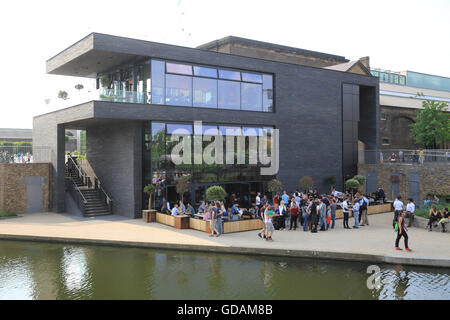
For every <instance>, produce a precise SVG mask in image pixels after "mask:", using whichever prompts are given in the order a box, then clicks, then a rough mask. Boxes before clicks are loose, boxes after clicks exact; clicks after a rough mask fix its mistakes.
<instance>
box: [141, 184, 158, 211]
mask: <svg viewBox="0 0 450 320" xmlns="http://www.w3.org/2000/svg"><path fill="white" fill-rule="evenodd" d="M155 190H156V188H155V186H154V185H153V184H148V185H146V186H145V187H144V193H146V194H148V210H151V209H152V196H153V194H154V193H155Z"/></svg>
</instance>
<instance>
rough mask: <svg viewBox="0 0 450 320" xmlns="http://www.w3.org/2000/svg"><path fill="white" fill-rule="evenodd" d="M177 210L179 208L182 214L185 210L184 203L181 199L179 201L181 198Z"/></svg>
mask: <svg viewBox="0 0 450 320" xmlns="http://www.w3.org/2000/svg"><path fill="white" fill-rule="evenodd" d="M178 210H180V211H181V213H182V214H184V213H185V212H186V206H185V205H184V203H183V201H181V200H180V202H179V205H178Z"/></svg>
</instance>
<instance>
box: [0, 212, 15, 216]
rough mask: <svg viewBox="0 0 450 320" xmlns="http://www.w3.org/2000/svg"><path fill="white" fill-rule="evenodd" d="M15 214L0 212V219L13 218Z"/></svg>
mask: <svg viewBox="0 0 450 320" xmlns="http://www.w3.org/2000/svg"><path fill="white" fill-rule="evenodd" d="M15 216H17V214H16V213H15V212H10V211H3V210H0V217H15Z"/></svg>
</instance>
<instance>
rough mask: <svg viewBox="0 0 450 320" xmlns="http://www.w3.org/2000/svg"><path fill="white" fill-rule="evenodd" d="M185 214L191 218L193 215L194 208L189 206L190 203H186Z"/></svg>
mask: <svg viewBox="0 0 450 320" xmlns="http://www.w3.org/2000/svg"><path fill="white" fill-rule="evenodd" d="M186 214H188V215H190V216H191V217H192V218H194V217H195V210H194V208H193V207H192V206H191V204H190V203H188V204H187V208H186Z"/></svg>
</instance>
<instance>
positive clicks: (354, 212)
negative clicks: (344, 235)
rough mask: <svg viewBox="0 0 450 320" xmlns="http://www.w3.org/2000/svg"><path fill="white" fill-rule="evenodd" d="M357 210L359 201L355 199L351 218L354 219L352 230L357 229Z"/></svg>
mask: <svg viewBox="0 0 450 320" xmlns="http://www.w3.org/2000/svg"><path fill="white" fill-rule="evenodd" d="M359 210H360V205H359V201H358V200H356V199H355V203H354V204H353V217H354V218H355V225H354V226H353V229H358V228H359Z"/></svg>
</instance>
